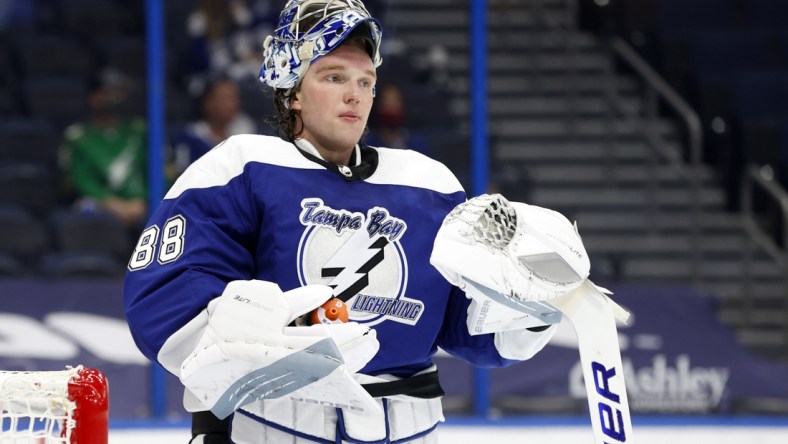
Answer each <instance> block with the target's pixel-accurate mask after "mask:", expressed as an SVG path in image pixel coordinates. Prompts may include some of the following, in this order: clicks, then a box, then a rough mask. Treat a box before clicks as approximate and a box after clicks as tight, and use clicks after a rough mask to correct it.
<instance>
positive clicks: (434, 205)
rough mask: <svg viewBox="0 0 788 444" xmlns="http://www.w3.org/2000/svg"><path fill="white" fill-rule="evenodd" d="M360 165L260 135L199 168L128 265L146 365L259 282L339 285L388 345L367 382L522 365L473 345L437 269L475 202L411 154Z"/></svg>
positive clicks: (228, 146) (127, 295)
mask: <svg viewBox="0 0 788 444" xmlns="http://www.w3.org/2000/svg"><path fill="white" fill-rule="evenodd" d="M359 156H360V159H358V157H359ZM351 164H352V165H354V166H351V167H338V166H336V165H332V164H328V163H326V162H324V161H322V159H320V158H318V157H316V156H314V155H311V154H309V153H307V152H305V151H302V150H300V149H298V148H297V147H296V146H295V145H294V144H292V143H289V142H286V141H283V140H281V139H278V138H274V137H267V136H256V135H243V136H234V137H231V138H230V139H228V140H227V141H225V142H224V143H222V144H220V145H219V146H217V147H216V148H214V149H213V150H211V151H210V152H208V153H207V154H206V155H205V156H203V157H202V158H200V159H199V160H198V161H196V162H195V163H194V164H192V165H191V166H190V167H189V168H188V169H187V170H186V171H185V172H184V174H183V175H182V176H181V177H180V178H179V179H178V181H177V182H176V183H175V185H174V186H173V187H172V188H171V189H170V190H169V192H168V193H167V195H166V197H165V199H164V200H163V202H162V203H161V205H160V206H159V208H158V209H157V210H156V211H155V213H154V214H153V216H152V217H151V219H150V221H149V223H148V225H147V227H146V229H145V231H144V232H143V234H142V236H141V237H140V240H139V242H138V244H137V247H136V249H135V251H134V253H133V256H132V258H131V260H130V261H129V272H128V274H127V277H126V281H125V286H124V303H125V307H126V316H127V319H128V322H129V326H130V328H131V332H132V335H133V336H134V340H135V341H136V343H137V345H138V346H139V347H140V349H141V350H142V352H143V353H144V354H145V355H146V356H147V357H148V358H149V359H152V360H156V358H157V355H158V352H159V350H160V348H161V347H162V345H163V344H164V343H165V341H167V340H168V338H169V337H170V336H171V335H172V334H173V333H175V332H176V331H178V330H179V329H180V328H181V327H183V326H184V325H185V324H186V323H187V322H189V321H190V320H192V318H194V317H195V316H197V315H198V314H199V313H200V312H201V311H202V310H203V309H205V307H206V306H207V305H208V302H209V301H210V300H212V299H213V298H216V297H218V296H219V295H221V294H222V292H223V291H224V288H225V286H226V285H227V283H228V282H230V281H234V280H249V279H258V280H265V281H272V282H275V283H277V284H278V285H279V286H280V288H281V289H282V291H287V290H290V289H293V288H295V287H300V286H303V285H307V284H326V285H329V286H331V287H332V288H333V289H334V295H335V296H337V297H340V298H342V299H344V300H346V301H347V304H348V308H349V318H350V320H351V321H355V322H359V323H362V324H365V325H367V326H369V327H371V328H374V329H375V330H376V332H377V339H378V341H379V342H380V351H379V352H378V353H377V355H376V356H375V357H374V358H373V359H372V360H371V361H370V362H369V363H368V364H367V366H366V367H365V368H364V369H363V370H362V372H363V373H366V374H369V375H378V374H384V373H385V374H392V375H395V376H399V377H407V376H410V375H413V374H414V373H416V372H419V371H422V370H424V369H426V368H428V367H430V366H431V365H432V356H433V355H434V354H435V352H436V351H437V348H438V347H441V348H443V349H444V350H446V351H448V352H449V353H451V354H453V355H455V356H457V357H459V358H461V359H464V360H465V361H468V362H470V363H472V364H475V365H479V366H485V367H497V366H503V365H508V364H511V363H513V362H515V361H511V360H507V359H504V358H502V357H501V356H500V354H499V353H498V351H497V350H496V347H495V345H494V339H493V335H492V334H489V335H480V336H470V335H469V334H468V330H467V327H466V322H465V318H466V310H467V307H468V304H469V300H468V299H467V298H466V297H465V295H464V294H463V292H462V291H461V290H459V289H458V288H456V287H454V286H452V285H450V284H449V283H448V282H447V281H446V280H445V279H444V278H443V277H442V276H441V275H440V274H439V273H438V271H437V270H436V269H435V268H434V267H433V266H432V265H430V262H429V258H430V254H431V252H432V247H433V241H434V239H435V235H436V233H437V231H438V228H439V227H440V225H441V223H442V221H443V218H444V217H445V216H446V214H448V213H449V211H451V209H452V208H454V207H455V206H456V205H457V204H459V203H461V202H463V201H464V200H465V198H466V196H465V193H464V191H463V190H462V187H461V186H460V184H459V182H458V181H457V179H456V178H455V177H454V175H453V174H452V173H451V172H450V171H449V170H448V169H447V168H446V167H445V166H444V165H443V164H441V163H439V162H436V161H434V160H431V159H429V158H428V157H426V156H423V155H421V154H419V153H416V152H414V151H409V150H399V149H388V148H372V147H361V148H360V149H357V150H356V152H355V154H354V161H353V162H351Z"/></svg>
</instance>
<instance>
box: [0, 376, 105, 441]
mask: <svg viewBox="0 0 788 444" xmlns="http://www.w3.org/2000/svg"><path fill="white" fill-rule="evenodd" d="M108 415H109V389H108V385H107V378H106V376H104V374H103V373H101V372H100V371H98V370H96V369H91V368H84V367H82V366H79V367H74V368H69V369H66V370H62V371H33V372H10V371H0V444H22V443H34V444H49V443H52V444H107V441H108V435H109V428H108Z"/></svg>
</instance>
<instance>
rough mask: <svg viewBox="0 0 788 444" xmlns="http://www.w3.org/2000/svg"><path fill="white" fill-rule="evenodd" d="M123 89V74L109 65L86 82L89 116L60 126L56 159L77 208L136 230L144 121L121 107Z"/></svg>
mask: <svg viewBox="0 0 788 444" xmlns="http://www.w3.org/2000/svg"><path fill="white" fill-rule="evenodd" d="M128 87H129V80H128V78H127V77H126V76H125V75H123V74H122V73H120V72H118V71H117V70H114V69H111V68H109V69H105V70H103V71H102V72H101V74H100V75H99V76H98V77H97V78H96V79H94V80H92V82H91V85H90V89H89V92H88V97H87V100H88V106H89V108H90V114H91V116H90V120H89V121H87V122H84V123H77V124H73V125H71V126H69V127H68V128H66V131H65V135H64V139H63V144H62V146H61V151H60V163H61V168H62V172H63V176H64V179H65V182H66V184H65V186H66V190H65V191H66V194H67V195H69V196H71V197H72V198H73V200H74V204H75V206H76V207H77V208H79V209H81V210H83V211H104V212H107V213H110V214H113V215H115V216H117V217H118V218H119V219H120V220H122V221H123V222H124V223H126V225H127V226H129V227H130V228H136V227H137V225H138V224H140V223H141V222H143V221H144V218H145V217H146V216H147V204H146V198H147V182H146V162H147V141H146V129H145V123H144V122H143V121H142V120H141V119H138V118H130V117H126V116H125V113H124V111H123V107H124V104H125V102H126V99H127V94H128Z"/></svg>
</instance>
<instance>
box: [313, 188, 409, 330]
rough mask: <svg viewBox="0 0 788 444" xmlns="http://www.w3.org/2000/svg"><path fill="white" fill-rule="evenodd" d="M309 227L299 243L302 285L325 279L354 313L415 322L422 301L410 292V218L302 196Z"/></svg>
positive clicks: (374, 320)
mask: <svg viewBox="0 0 788 444" xmlns="http://www.w3.org/2000/svg"><path fill="white" fill-rule="evenodd" d="M299 219H300V222H301V224H302V225H304V226H305V227H306V228H305V229H304V234H303V235H302V236H301V240H300V242H299V245H298V277H299V280H300V282H301V285H307V284H325V285H328V286H330V287H331V288H333V289H334V296H335V297H338V298H340V299H342V300H344V301H346V303H347V304H348V307H349V308H350V310H349V312H348V314H349V316H350V319H351V320H353V321H356V322H361V323H365V324H368V325H375V324H379V323H380V322H383V321H385V320H391V321H395V322H401V323H405V324H409V325H415V324H416V322H418V320H419V318H420V317H421V314H422V313H423V312H424V304H423V303H422V302H421V301H418V300H414V299H410V298H407V297H406V296H405V290H406V288H407V284H408V264H407V258H406V257H405V253H404V251H403V249H402V245H401V244H400V242H399V241H400V239H402V236H403V235H404V234H405V231H406V230H407V224H406V223H405V222H404V221H403V220H401V219H399V218H397V217H394V216H392V215H391V214H389V212H388V210H386V209H385V208H380V207H373V208H371V209H369V210H368V211H367V212H366V214H364V213H360V212H351V211H347V210H344V209H334V208H331V207H329V206H327V205H325V204H324V203H323V201H322V200H321V199H318V198H308V199H304V200H303V201H301V214H300V216H299Z"/></svg>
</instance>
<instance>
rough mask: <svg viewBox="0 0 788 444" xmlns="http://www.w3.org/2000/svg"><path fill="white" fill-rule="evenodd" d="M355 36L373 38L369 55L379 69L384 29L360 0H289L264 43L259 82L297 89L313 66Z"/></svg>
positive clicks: (278, 87) (281, 87)
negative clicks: (271, 33)
mask: <svg viewBox="0 0 788 444" xmlns="http://www.w3.org/2000/svg"><path fill="white" fill-rule="evenodd" d="M356 33H358V35H361V36H363V37H368V38H369V39H370V41H371V43H372V45H371V46H372V48H371V54H370V56H371V57H372V61H373V63H374V65H375V67H378V66H380V64H381V62H382V59H381V56H380V41H381V35H382V30H381V26H380V23H379V22H378V21H377V20H376V19H374V18H372V17H371V16H370V15H369V12H368V11H367V9H366V8H365V7H364V4H363V3H362V2H361V1H360V0H289V1H288V2H287V4H286V5H285V7H284V9H282V12H281V14H280V15H279V20H278V22H277V25H276V29H275V30H274V35H272V36H268V37H267V38H266V39H265V42H264V43H263V46H264V60H263V66H262V68H260V75H259V79H260V81H261V82H263V83H265V84H266V85H268V86H270V87H272V88H275V89H290V88H294V87H296V86H297V85H298V84H299V82H300V81H301V79H302V78H303V76H304V75H305V74H306V71H307V69H308V68H309V65H310V63H312V62H314V61H315V60H317V59H319V58H320V57H322V56H324V55H326V54H328V53H329V52H331V51H332V50H333V49H334V48H336V47H337V46H339V45H340V44H341V43H342V42H343V41H344V40H345V39H346V38H347V37H348V36H350V35H351V34H354V35H356Z"/></svg>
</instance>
